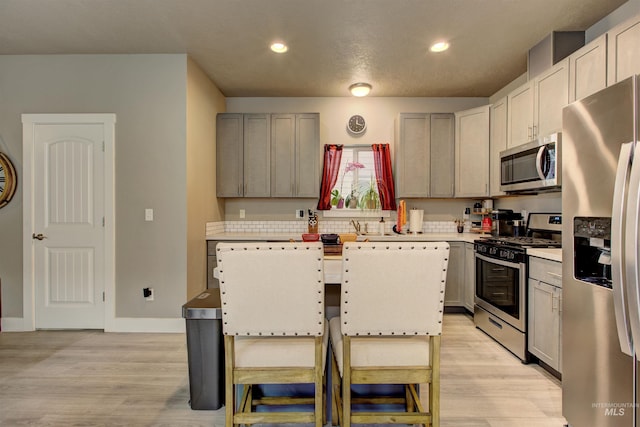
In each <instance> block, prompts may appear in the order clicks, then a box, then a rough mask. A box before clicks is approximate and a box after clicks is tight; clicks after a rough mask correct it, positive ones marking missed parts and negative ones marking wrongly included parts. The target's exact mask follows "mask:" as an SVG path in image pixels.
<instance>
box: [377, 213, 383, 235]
mask: <svg viewBox="0 0 640 427" xmlns="http://www.w3.org/2000/svg"><path fill="white" fill-rule="evenodd" d="M378 224H379V225H378V228H379V229H380V235H381V236H384V217H380V222H379V223H378Z"/></svg>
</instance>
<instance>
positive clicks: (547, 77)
mask: <svg viewBox="0 0 640 427" xmlns="http://www.w3.org/2000/svg"><path fill="white" fill-rule="evenodd" d="M568 103H569V59H568V58H566V59H563V60H562V61H560V62H558V63H557V64H555V65H554V66H553V67H551V68H549V69H548V70H546V71H544V72H543V73H542V74H540V75H539V76H538V77H536V79H535V80H534V81H530V82H528V83H526V84H524V85H522V86H520V87H519V88H518V89H516V90H514V91H513V92H511V93H510V94H509V95H508V100H507V108H508V111H509V113H508V115H507V117H508V121H509V122H508V134H507V146H508V147H515V146H517V145H522V144H526V143H527V142H529V141H532V140H534V139H537V138H539V137H543V136H547V135H549V134H550V133H552V132H557V131H561V130H562V109H563V108H564V107H565V106H566V105H567V104H568Z"/></svg>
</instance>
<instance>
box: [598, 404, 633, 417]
mask: <svg viewBox="0 0 640 427" xmlns="http://www.w3.org/2000/svg"><path fill="white" fill-rule="evenodd" d="M639 406H640V405H638V404H637V403H624V402H598V403H592V404H591V407H592V408H600V409H602V410H603V411H604V416H605V417H624V415H625V413H627V412H628V411H627V410H629V411H630V410H631V409H633V408H638V407H639Z"/></svg>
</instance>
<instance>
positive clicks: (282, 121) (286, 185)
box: [271, 114, 296, 197]
mask: <svg viewBox="0 0 640 427" xmlns="http://www.w3.org/2000/svg"><path fill="white" fill-rule="evenodd" d="M295 139H296V117H295V115H294V114H272V115H271V166H272V167H271V195H272V196H273V197H291V196H292V195H293V185H294V182H293V181H294V174H295V165H294V155H295Z"/></svg>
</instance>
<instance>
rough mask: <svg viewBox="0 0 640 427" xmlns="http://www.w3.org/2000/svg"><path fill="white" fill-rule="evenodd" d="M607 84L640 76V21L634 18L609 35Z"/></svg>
mask: <svg viewBox="0 0 640 427" xmlns="http://www.w3.org/2000/svg"><path fill="white" fill-rule="evenodd" d="M607 44H608V49H607V50H608V52H607V57H608V59H607V83H608V85H609V86H610V85H612V84H614V83H617V82H619V81H621V80H624V79H625V78H627V77H630V76H632V75H634V74H640V20H638V17H634V18H632V19H631V20H629V21H627V22H624V23H623V24H620V25H618V26H616V27H615V28H613V29H612V30H610V31H609V32H608V33H607Z"/></svg>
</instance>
